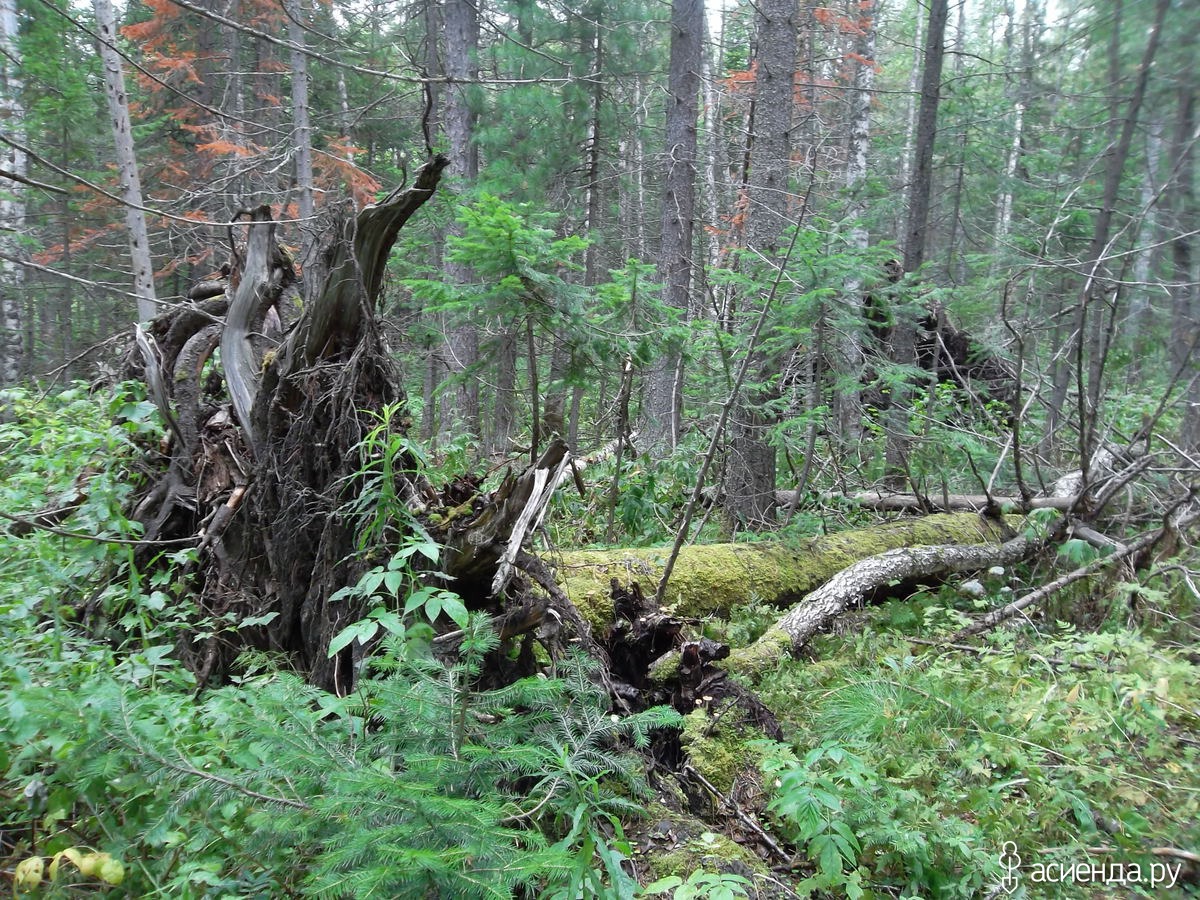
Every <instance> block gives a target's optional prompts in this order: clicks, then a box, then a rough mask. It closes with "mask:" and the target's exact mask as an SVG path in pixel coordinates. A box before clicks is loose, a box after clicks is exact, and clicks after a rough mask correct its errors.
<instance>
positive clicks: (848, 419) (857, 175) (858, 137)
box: [831, 8, 875, 442]
mask: <svg viewBox="0 0 1200 900" xmlns="http://www.w3.org/2000/svg"><path fill="white" fill-rule="evenodd" d="M861 15H862V18H861V21H860V22H859V23H858V26H859V28H860V29H861V31H860V33H859V35H858V36H857V38H856V40H855V42H854V53H855V54H856V55H857V56H858V57H860V58H859V59H858V60H857V62H856V63H855V69H854V91H853V93H852V94H851V97H850V139H849V145H848V147H847V152H846V180H845V184H846V192H847V194H848V195H849V197H850V202H849V206H848V208H847V209H846V218H847V220H848V221H849V222H850V223H851V226H850V233H849V235H848V236H847V238H848V239H847V243H848V244H849V247H850V250H851V251H852V252H858V253H864V252H866V250H867V249H868V248H869V247H870V245H871V235H870V234H869V233H868V231H867V228H866V226H865V225H864V224H863V221H862V217H863V215H864V214H865V213H866V210H867V201H866V198H865V197H864V196H863V187H864V186H865V184H866V181H867V153H868V151H869V150H870V148H871V92H872V90H873V88H874V86H875V65H874V62H875V19H874V10H873V9H871V8H866V9H864V10H863V11H862V14H861ZM854 271H855V273H857V272H858V268H857V267H856V268H855V270H854ZM862 292H863V282H862V278H861V277H860V276H859V275H858V274H855V275H853V276H851V277H850V278H849V279H848V280H847V281H846V300H845V303H846V304H847V308H848V310H849V311H850V312H851V313H852V316H853V320H851V316H849V315H847V316H841V317H840V318H841V320H842V321H841V322H836V321H835V323H834V328H835V335H836V336H835V338H834V343H835V345H836V347H837V351H838V352H837V353H835V354H834V356H835V360H836V362H835V366H836V369H835V372H834V375H835V377H836V378H837V381H838V382H839V384H835V385H834V388H833V402H832V404H831V406H832V409H833V413H834V421H835V423H836V425H837V433H838V436H839V437H841V438H842V439H843V440H845V441H847V442H851V441H854V440H855V439H856V438H857V437H859V432H860V431H861V424H862V403H861V398H860V395H859V392H858V391H857V390H856V389H855V388H852V387H850V385H851V384H856V383H861V380H862V379H861V376H862V369H863V363H864V359H863V346H862V332H861V329H860V328H858V327H856V325H857V320H858V319H860V318H861V316H860V313H859V310H860V307H861V305H862ZM847 320H850V321H847Z"/></svg>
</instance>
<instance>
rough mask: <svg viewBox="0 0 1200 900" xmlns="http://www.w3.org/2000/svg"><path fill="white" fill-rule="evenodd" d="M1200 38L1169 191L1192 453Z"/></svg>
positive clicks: (1176, 333) (1196, 447)
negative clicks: (1198, 59) (1197, 81)
mask: <svg viewBox="0 0 1200 900" xmlns="http://www.w3.org/2000/svg"><path fill="white" fill-rule="evenodd" d="M1195 46H1196V39H1195V34H1194V33H1189V34H1188V35H1187V37H1186V38H1185V43H1184V51H1183V54H1182V58H1183V59H1184V60H1186V63H1185V65H1184V69H1183V71H1182V72H1181V73H1180V74H1179V118H1178V121H1177V123H1176V129H1175V136H1174V140H1173V142H1172V146H1171V159H1172V163H1173V171H1174V183H1173V184H1172V186H1171V190H1170V191H1169V196H1170V198H1171V200H1170V209H1171V213H1172V218H1173V220H1174V221H1173V225H1174V231H1175V239H1174V240H1172V241H1171V263H1172V268H1173V270H1174V273H1173V277H1172V279H1171V280H1172V288H1171V293H1172V299H1173V301H1174V309H1173V314H1172V321H1171V325H1172V328H1171V338H1170V353H1171V369H1172V373H1171V374H1172V376H1175V375H1178V377H1179V379H1180V380H1181V381H1182V383H1184V384H1186V385H1187V388H1186V394H1185V397H1186V402H1185V406H1184V414H1183V424H1182V427H1181V429H1180V431H1181V434H1180V441H1181V443H1182V444H1183V446H1184V447H1185V448H1187V449H1188V450H1190V451H1191V452H1193V453H1198V452H1200V289H1197V286H1196V261H1195V254H1194V252H1193V246H1194V243H1195V231H1196V227H1197V223H1198V220H1197V216H1196V181H1195V178H1196V176H1195V166H1196V140H1197V131H1196V93H1197V88H1196V80H1195V74H1196V61H1195V60H1196V56H1195Z"/></svg>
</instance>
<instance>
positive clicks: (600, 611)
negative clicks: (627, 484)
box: [554, 513, 1015, 630]
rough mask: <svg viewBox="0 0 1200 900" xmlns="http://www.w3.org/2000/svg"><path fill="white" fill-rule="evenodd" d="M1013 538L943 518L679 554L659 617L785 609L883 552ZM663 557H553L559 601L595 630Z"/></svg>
mask: <svg viewBox="0 0 1200 900" xmlns="http://www.w3.org/2000/svg"><path fill="white" fill-rule="evenodd" d="M1014 536H1015V534H1014V532H1013V529H1012V524H1011V523H1009V522H1007V521H1003V520H995V519H988V518H985V517H983V516H980V515H977V514H975V513H950V514H939V515H932V516H925V517H923V518H919V519H904V520H899V521H894V522H886V523H884V524H882V525H877V526H875V527H873V528H865V529H859V530H855V531H846V532H842V533H840V534H833V535H825V536H822V537H818V538H813V539H811V540H808V541H804V542H800V543H797V544H794V545H787V544H782V543H768V542H761V543H743V544H709V545H704V546H691V547H684V548H683V549H682V550H681V551H680V555H679V560H678V563H677V564H676V567H675V572H674V574H673V575H672V577H671V582H670V584H669V585H668V586H667V591H666V594H665V597H664V602H663V610H662V611H663V612H665V613H669V614H671V615H674V616H678V617H683V618H700V617H703V616H709V615H722V614H724V613H726V612H728V611H729V609H730V608H731V607H733V606H736V605H737V604H739V603H744V602H746V601H748V600H750V599H751V598H755V597H756V598H759V599H761V600H765V601H766V602H768V603H772V604H775V605H779V606H785V605H788V604H791V603H794V602H796V601H798V600H800V599H801V598H803V597H804V596H806V595H807V594H808V593H809V592H811V591H813V590H815V589H816V588H817V587H819V586H820V585H822V584H824V583H825V582H826V581H828V580H829V579H830V578H832V577H833V576H834V575H836V574H837V573H838V572H841V571H842V570H843V569H846V568H847V567H849V566H851V565H853V564H854V563H857V562H859V561H860V560H863V559H867V558H869V557H872V556H876V555H878V554H880V553H883V552H885V551H888V550H894V549H897V548H903V547H914V546H922V545H937V546H943V545H975V544H981V543H983V544H993V545H996V544H1001V543H1003V542H1004V541H1005V540H1009V539H1011V538H1013V537H1014ZM668 552H669V551H668V550H667V549H666V548H657V549H643V550H577V551H571V552H567V553H563V554H561V555H559V556H558V557H557V558H556V559H555V560H554V562H555V564H556V568H557V573H558V580H559V584H560V585H562V588H563V590H564V592H565V593H566V595H567V596H568V597H569V598H570V599H571V602H572V603H574V604H575V606H576V607H577V608H578V609H579V611H580V613H581V614H582V615H583V617H584V618H585V619H586V620H587V621H588V622H590V623H591V625H592V627H593V628H595V629H597V630H601V629H607V628H609V627H610V626H611V625H612V622H613V612H614V607H613V591H614V581H615V582H616V586H617V587H618V588H619V589H621V590H625V591H634V590H637V591H641V592H642V593H644V594H647V595H651V594H653V593H654V589H655V587H657V585H658V582H659V579H660V578H661V576H662V572H663V567H664V564H665V562H666V557H667V553H668ZM989 565H990V563H989Z"/></svg>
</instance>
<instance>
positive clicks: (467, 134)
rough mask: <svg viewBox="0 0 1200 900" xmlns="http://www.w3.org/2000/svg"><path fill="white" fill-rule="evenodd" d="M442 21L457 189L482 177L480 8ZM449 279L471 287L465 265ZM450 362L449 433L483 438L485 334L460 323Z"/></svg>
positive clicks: (449, 7)
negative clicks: (479, 369)
mask: <svg viewBox="0 0 1200 900" xmlns="http://www.w3.org/2000/svg"><path fill="white" fill-rule="evenodd" d="M442 19H443V23H444V27H445V35H446V58H445V67H446V76H447V78H448V79H449V84H448V85H447V90H446V116H445V128H446V138H447V141H448V143H449V145H450V174H451V175H452V176H453V177H454V178H455V181H456V182H457V183H456V185H455V186H456V188H457V189H458V190H460V191H461V190H463V188H464V187H466V186H468V185H470V184H473V183H474V182H475V180H476V179H477V178H478V177H479V149H478V147H477V146H476V144H475V141H474V132H475V111H474V110H473V109H472V107H471V102H470V96H469V94H470V86H471V83H472V82H474V81H475V80H477V77H478V74H479V66H478V62H477V61H476V58H475V56H476V53H477V51H478V47H479V9H478V7H477V6H476V5H475V3H473V2H472V0H445V5H444V6H443V9H442ZM452 231H453V229H452ZM446 275H447V277H448V278H449V279H450V281H451V282H453V283H455V284H467V283H469V282H470V280H471V273H470V271H469V269H468V268H467V267H466V266H463V265H462V264H460V263H454V262H447V263H446ZM445 352H446V362H447V364H448V368H449V371H450V373H451V374H452V375H454V376H455V377H456V378H457V383H456V387H455V391H454V395H453V397H452V398H448V399H451V400H452V401H453V406H454V408H453V411H452V413H449V414H444V415H443V416H442V429H443V431H446V430H447V429H450V428H452V427H453V426H454V424H455V422H459V423H461V424H462V425H463V427H465V429H466V430H467V432H468V433H469V434H473V435H480V434H481V431H480V422H479V383H478V381H477V380H476V379H475V378H473V377H470V376H468V375H465V374H464V373H465V372H466V371H467V370H468V369H470V368H472V367H474V366H475V365H476V363H477V362H478V361H479V331H478V326H477V325H476V324H475V323H474V322H472V321H469V320H468V321H465V322H460V323H458V324H457V325H455V326H454V327H453V328H452V329H451V330H450V332H449V333H448V334H447V335H446V351H445Z"/></svg>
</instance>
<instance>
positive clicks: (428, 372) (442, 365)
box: [338, 0, 446, 443]
mask: <svg viewBox="0 0 1200 900" xmlns="http://www.w3.org/2000/svg"><path fill="white" fill-rule="evenodd" d="M422 18H423V20H424V24H425V35H424V39H425V40H424V57H425V63H424V65H425V75H426V76H427V77H428V78H429V79H430V80H429V81H428V82H426V83H425V85H424V90H425V115H424V118H423V120H422V122H421V126H422V128H423V129H424V133H425V137H426V139H427V140H428V141H429V142H430V143H431V144H432V143H434V142H435V141H436V140H437V138H436V135H437V134H438V132H439V129H441V127H442V120H441V115H442V89H441V85H439V84H438V83H437V81H436V79H439V78H442V77H443V76H444V75H445V71H444V69H443V66H442V48H441V34H442V31H443V28H442V5H441V2H440V0H424V7H423V8H422ZM338 89H339V93H343V92H344V91H345V89H346V79H345V77H344V74H343V72H342V70H341V69H339V70H338ZM343 96H344V93H343ZM343 105H344V107H345V109H346V113H345V115H346V119H347V128H346V131H347V132H348V130H349V129H348V124H349V110H350V103H349V99H348V98H347V99H344V100H343ZM346 136H347V137H349V134H348V133H347V135H346ZM445 250H446V232H445V228H444V227H443V226H441V225H440V224H438V223H431V225H430V240H429V255H430V260H429V263H430V267H431V268H433V269H434V270H443V269H444V265H445V264H444V259H445ZM420 316H421V319H422V320H423V322H424V323H425V327H426V329H427V330H428V332H429V333H430V335H431V336H430V337H428V338H427V339H426V346H425V351H426V352H425V356H426V359H425V371H424V372H423V373H422V385H421V437H422V439H424V440H425V441H427V442H429V443H433V441H434V438H435V436H436V435H437V433H438V418H439V417H438V391H439V388H440V386H441V384H442V378H443V377H444V375H445V372H446V352H445V351H446V348H445V345H444V342H443V341H441V340H438V339H437V338H436V337H434V336H433V335H437V334H445V331H446V322H445V315H444V314H442V313H435V312H429V311H427V310H421V312H420Z"/></svg>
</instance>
